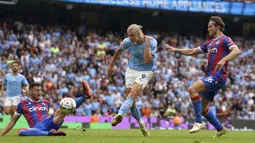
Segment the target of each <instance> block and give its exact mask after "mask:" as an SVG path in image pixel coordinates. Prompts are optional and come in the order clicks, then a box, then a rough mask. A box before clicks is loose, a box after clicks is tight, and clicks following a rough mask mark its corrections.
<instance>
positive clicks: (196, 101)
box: [191, 95, 202, 123]
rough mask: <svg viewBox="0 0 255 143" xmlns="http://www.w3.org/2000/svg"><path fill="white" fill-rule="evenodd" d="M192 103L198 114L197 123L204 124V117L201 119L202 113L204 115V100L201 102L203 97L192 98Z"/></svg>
mask: <svg viewBox="0 0 255 143" xmlns="http://www.w3.org/2000/svg"><path fill="white" fill-rule="evenodd" d="M191 100H192V103H193V108H194V111H195V114H196V119H195V122H197V123H202V117H201V113H202V100H201V96H199V95H197V96H195V97H193V98H191Z"/></svg>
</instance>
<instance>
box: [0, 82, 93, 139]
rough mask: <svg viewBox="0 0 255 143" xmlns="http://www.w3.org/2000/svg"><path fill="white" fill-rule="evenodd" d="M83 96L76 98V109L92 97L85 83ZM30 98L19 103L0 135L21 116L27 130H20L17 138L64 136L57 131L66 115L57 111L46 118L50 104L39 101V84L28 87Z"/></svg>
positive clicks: (40, 92)
mask: <svg viewBox="0 0 255 143" xmlns="http://www.w3.org/2000/svg"><path fill="white" fill-rule="evenodd" d="M82 86H83V88H84V96H82V97H79V98H76V99H75V102H76V108H78V107H79V106H80V105H81V104H82V103H83V102H84V101H85V99H87V98H90V97H91V96H92V94H91V91H90V89H89V85H88V83H87V82H85V81H82ZM29 93H30V98H29V99H26V100H23V101H21V102H20V103H19V105H18V107H17V110H16V113H15V114H14V116H13V118H12V120H11V121H10V122H9V123H8V125H7V126H6V127H5V129H4V130H3V131H2V133H0V136H4V135H5V134H6V133H8V132H9V131H10V130H11V129H12V128H13V126H14V125H15V124H16V122H17V121H18V119H19V117H20V115H21V114H23V115H24V117H25V118H26V120H27V122H28V124H29V127H30V128H29V129H20V130H19V131H18V135H19V136H65V135H66V133H65V132H62V131H57V130H58V129H59V128H60V127H61V125H62V124H63V121H64V118H65V116H66V113H63V112H62V111H61V110H57V111H56V112H55V113H54V114H53V115H52V116H50V117H48V111H49V108H50V103H49V101H47V100H40V97H41V95H42V88H41V84H40V83H31V84H30V85H29Z"/></svg>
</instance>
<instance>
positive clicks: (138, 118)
mask: <svg viewBox="0 0 255 143" xmlns="http://www.w3.org/2000/svg"><path fill="white" fill-rule="evenodd" d="M130 111H131V114H132V116H133V117H134V118H135V119H136V121H137V122H139V123H140V121H141V112H140V110H139V109H138V108H137V106H132V107H131V108H130Z"/></svg>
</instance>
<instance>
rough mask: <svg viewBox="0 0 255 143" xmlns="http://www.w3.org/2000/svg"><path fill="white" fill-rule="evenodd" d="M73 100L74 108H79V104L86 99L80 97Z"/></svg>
mask: <svg viewBox="0 0 255 143" xmlns="http://www.w3.org/2000/svg"><path fill="white" fill-rule="evenodd" d="M74 100H75V102H76V108H79V107H80V106H81V104H82V103H83V102H84V101H85V100H86V97H85V96H81V97H78V98H75V99H74Z"/></svg>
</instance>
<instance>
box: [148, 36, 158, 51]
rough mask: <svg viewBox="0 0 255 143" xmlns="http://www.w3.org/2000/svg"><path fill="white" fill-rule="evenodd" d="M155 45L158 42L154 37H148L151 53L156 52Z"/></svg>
mask: <svg viewBox="0 0 255 143" xmlns="http://www.w3.org/2000/svg"><path fill="white" fill-rule="evenodd" d="M157 46H158V42H157V40H156V39H154V38H151V39H150V52H151V54H152V55H155V54H156V52H157Z"/></svg>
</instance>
